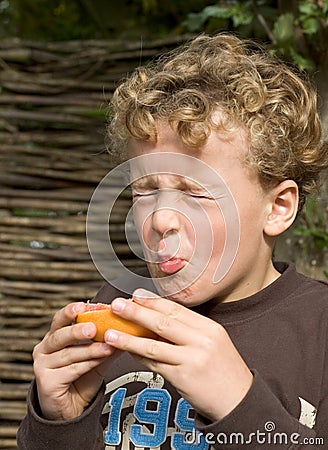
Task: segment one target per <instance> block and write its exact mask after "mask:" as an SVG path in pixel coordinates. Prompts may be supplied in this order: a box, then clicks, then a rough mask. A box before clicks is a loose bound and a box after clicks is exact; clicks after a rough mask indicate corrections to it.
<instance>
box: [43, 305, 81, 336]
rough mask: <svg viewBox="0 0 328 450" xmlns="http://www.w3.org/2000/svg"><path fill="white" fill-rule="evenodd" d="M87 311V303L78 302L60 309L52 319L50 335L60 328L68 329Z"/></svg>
mask: <svg viewBox="0 0 328 450" xmlns="http://www.w3.org/2000/svg"><path fill="white" fill-rule="evenodd" d="M85 309H86V303H83V302H77V303H70V304H69V305H66V306H65V307H64V308H62V309H60V310H59V311H57V312H56V314H55V315H54V317H53V319H52V323H51V327H50V333H53V332H54V331H56V330H59V329H60V328H63V327H66V326H67V325H71V323H72V322H73V320H74V319H75V318H76V316H77V315H78V314H79V313H81V312H84V311H85Z"/></svg>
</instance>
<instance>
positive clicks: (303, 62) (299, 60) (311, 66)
mask: <svg viewBox="0 0 328 450" xmlns="http://www.w3.org/2000/svg"><path fill="white" fill-rule="evenodd" d="M289 52H290V56H291V58H292V59H293V61H294V63H295V64H296V65H297V67H298V68H299V69H300V70H307V71H309V72H314V71H315V68H316V65H315V63H314V61H313V60H312V59H310V58H306V57H304V56H302V55H301V54H300V53H298V52H297V51H296V50H295V49H294V48H293V47H290V49H289Z"/></svg>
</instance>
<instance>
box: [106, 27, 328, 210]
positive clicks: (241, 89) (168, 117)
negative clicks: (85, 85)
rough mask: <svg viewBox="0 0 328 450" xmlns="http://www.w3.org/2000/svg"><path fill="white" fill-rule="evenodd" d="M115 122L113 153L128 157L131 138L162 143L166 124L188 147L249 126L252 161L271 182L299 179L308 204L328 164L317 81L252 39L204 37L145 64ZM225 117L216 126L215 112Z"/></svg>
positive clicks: (118, 105)
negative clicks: (160, 129)
mask: <svg viewBox="0 0 328 450" xmlns="http://www.w3.org/2000/svg"><path fill="white" fill-rule="evenodd" d="M110 108H111V121H110V123H109V126H108V141H109V142H108V144H109V147H110V150H111V151H112V152H114V153H115V154H116V155H119V156H120V157H121V159H125V158H127V157H128V155H127V144H128V141H129V139H130V138H135V139H138V140H144V141H147V140H151V141H154V142H156V139H157V126H158V124H159V122H163V121H164V122H167V123H169V124H170V125H171V126H173V125H175V129H176V131H177V133H178V135H179V136H180V138H181V140H182V141H183V143H184V144H186V145H187V146H190V147H193V148H195V147H200V146H202V145H203V144H204V143H205V142H206V139H207V138H208V136H209V134H210V132H211V130H212V129H217V130H221V131H223V132H229V131H230V130H233V129H237V128H239V127H243V128H245V129H246V130H248V139H249V149H250V151H249V154H248V156H247V162H248V164H250V165H251V166H252V167H254V168H255V169H256V171H257V173H258V176H259V179H260V180H261V183H262V185H263V186H264V187H272V186H273V185H275V184H278V183H279V182H281V181H283V180H286V179H292V180H294V181H295V182H296V183H297V185H298V187H299V192H300V206H302V205H303V203H304V200H305V197H306V195H307V194H310V193H312V192H313V191H315V190H316V189H317V187H318V182H319V174H320V172H321V171H322V170H323V169H325V168H327V167H328V151H327V150H328V146H327V143H324V142H321V126H320V120H319V117H318V113H317V96H316V91H315V89H314V87H313V86H312V85H311V83H310V82H309V80H308V79H307V78H305V77H303V76H300V74H297V73H296V71H295V70H293V69H291V68H290V67H288V66H287V65H286V64H284V63H283V62H282V61H280V60H278V59H276V58H274V57H271V56H270V55H268V53H266V52H265V51H264V50H263V49H262V48H261V47H260V46H258V45H257V44H255V43H254V42H252V41H242V40H240V39H239V38H237V37H235V36H234V35H231V34H218V35H215V36H207V35H201V36H199V37H197V38H195V39H194V40H192V41H191V42H189V43H187V44H185V45H183V46H182V47H180V48H178V49H176V50H174V51H173V52H170V53H168V54H166V55H165V56H162V57H160V58H159V59H158V60H157V61H156V62H153V63H152V64H150V65H149V66H147V67H140V68H138V69H137V70H135V71H134V73H133V74H132V75H131V76H130V77H129V78H128V79H127V80H125V81H124V82H122V84H121V85H120V86H119V87H118V88H117V89H116V91H115V93H114V95H113V98H112V101H111V105H110ZM216 111H220V112H221V113H223V114H222V115H223V117H224V119H223V120H221V122H220V123H219V124H218V123H214V116H215V112H216Z"/></svg>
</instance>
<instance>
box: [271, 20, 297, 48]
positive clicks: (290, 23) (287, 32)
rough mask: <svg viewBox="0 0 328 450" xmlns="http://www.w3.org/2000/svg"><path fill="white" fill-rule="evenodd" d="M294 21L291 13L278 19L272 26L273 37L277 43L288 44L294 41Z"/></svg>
mask: <svg viewBox="0 0 328 450" xmlns="http://www.w3.org/2000/svg"><path fill="white" fill-rule="evenodd" d="M294 20H295V18H294V16H293V14H291V13H287V14H281V15H280V16H279V17H278V19H277V20H276V21H275V23H274V26H273V35H274V37H275V38H276V40H277V42H290V41H292V40H293V39H294Z"/></svg>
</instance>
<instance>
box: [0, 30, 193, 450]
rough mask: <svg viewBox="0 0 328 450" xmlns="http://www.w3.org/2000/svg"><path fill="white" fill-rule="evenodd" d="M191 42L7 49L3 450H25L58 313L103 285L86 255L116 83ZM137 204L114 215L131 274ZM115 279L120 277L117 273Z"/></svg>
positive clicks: (3, 45) (1, 86) (2, 151)
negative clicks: (38, 363)
mask: <svg viewBox="0 0 328 450" xmlns="http://www.w3.org/2000/svg"><path fill="white" fill-rule="evenodd" d="M184 39H185V37H181V38H179V39H167V40H165V41H164V40H161V41H154V42H151V43H143V45H142V50H141V49H140V47H141V46H140V43H131V42H130V43H129V42H110V41H83V42H65V43H36V42H26V41H24V42H23V41H19V40H6V41H2V42H0V142H1V144H0V165H1V169H0V186H1V196H0V448H2V449H4V448H6V449H13V448H16V438H15V436H16V430H17V427H18V424H19V422H20V420H21V419H22V417H23V416H24V414H25V409H26V405H25V398H26V392H27V389H28V385H29V383H30V381H31V379H32V377H33V372H32V358H31V352H32V349H33V347H34V345H35V344H36V343H37V342H38V341H39V340H40V339H41V338H42V337H43V335H44V334H45V332H46V330H47V329H48V326H49V322H50V320H51V317H52V315H53V313H54V312H55V311H56V310H57V309H58V308H60V307H62V306H63V305H65V304H67V303H68V302H71V301H77V300H86V299H89V298H91V297H92V296H93V295H94V294H95V292H96V291H97V289H98V288H99V286H100V285H101V284H102V282H103V280H102V278H101V276H100V275H99V274H98V272H97V270H96V269H95V267H94V265H93V263H92V261H91V258H90V255H89V252H88V248H87V243H86V238H85V220H86V212H87V207H88V203H89V200H90V197H91V195H92V193H93V191H94V189H95V187H96V186H97V184H98V183H99V181H100V180H101V179H102V177H103V176H104V175H105V174H106V173H107V172H108V171H109V170H110V168H111V167H112V166H113V163H112V161H111V160H110V157H109V155H108V153H107V152H106V150H105V145H104V135H105V126H104V122H105V117H106V103H107V101H108V99H109V98H110V96H111V94H112V92H113V89H114V88H115V85H116V83H117V81H118V80H119V79H120V78H122V77H123V76H125V75H126V73H128V72H129V71H131V70H132V69H133V68H134V67H136V66H137V65H139V64H140V63H142V62H143V61H144V60H146V59H148V58H151V57H153V56H154V55H157V54H159V53H161V52H162V51H164V50H167V49H170V48H172V47H174V46H176V45H177V44H178V43H179V42H180V41H183V40H184ZM129 207H130V201H129V199H128V198H127V197H125V196H124V195H122V196H121V197H120V198H119V200H118V201H117V203H116V205H115V210H114V211H113V213H112V214H111V227H112V230H111V238H112V242H113V243H114V248H115V250H116V252H117V254H118V255H119V257H120V259H121V260H122V261H123V262H124V264H125V265H126V266H127V267H131V268H134V267H136V266H137V265H138V262H137V260H136V258H135V257H134V255H133V254H132V253H131V251H130V250H129V247H128V245H127V243H126V241H125V240H124V220H125V216H126V213H127V211H128V209H129ZM113 276H115V273H113Z"/></svg>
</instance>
